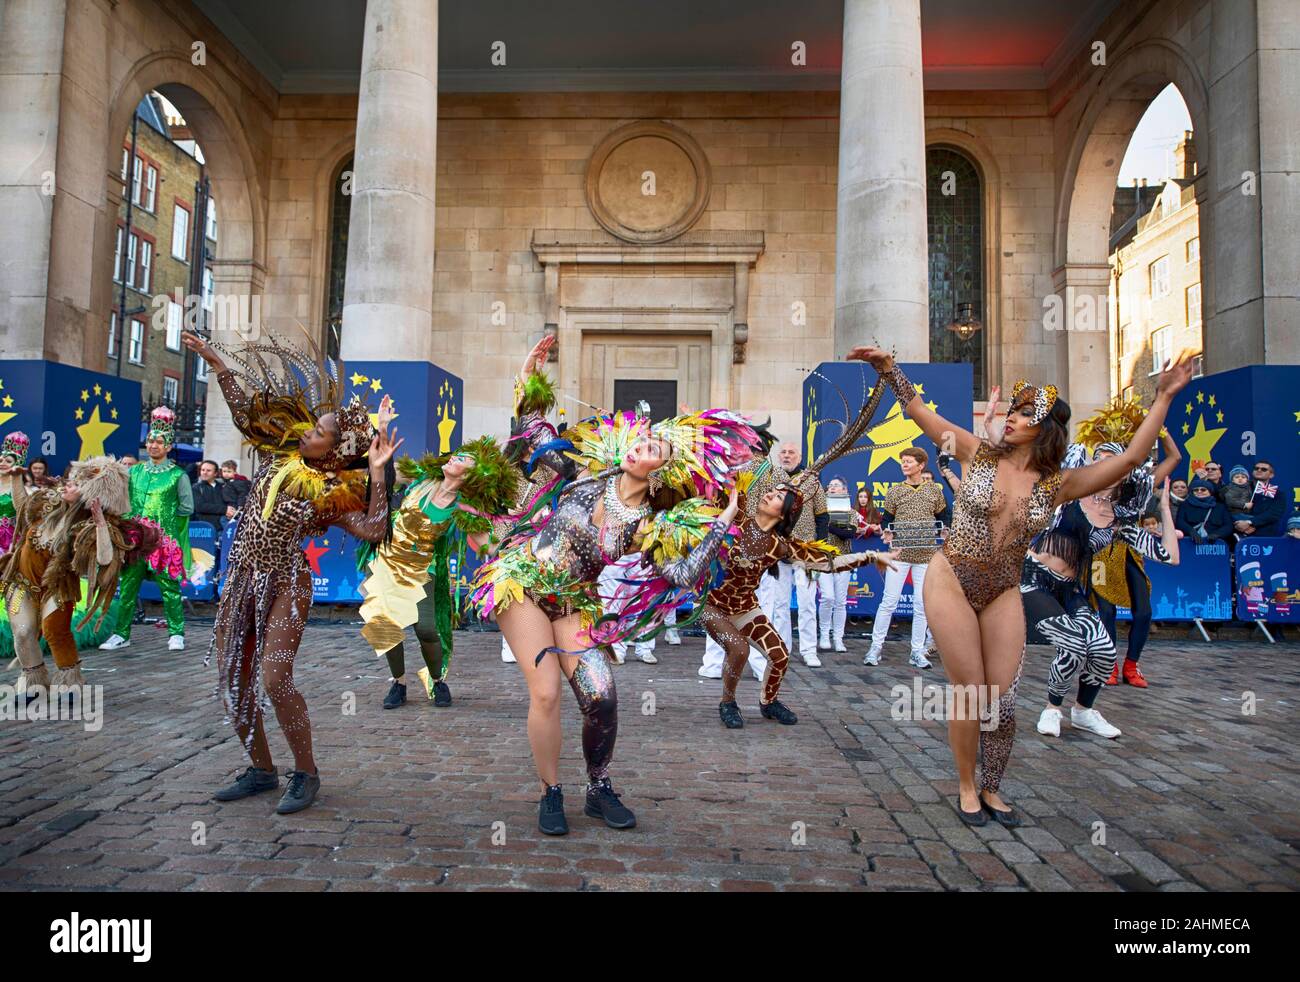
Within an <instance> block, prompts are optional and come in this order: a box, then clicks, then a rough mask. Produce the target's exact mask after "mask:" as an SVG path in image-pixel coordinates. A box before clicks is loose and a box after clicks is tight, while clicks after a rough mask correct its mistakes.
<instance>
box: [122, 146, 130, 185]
mask: <svg viewBox="0 0 1300 982" xmlns="http://www.w3.org/2000/svg"><path fill="white" fill-rule="evenodd" d="M130 166H131V148H130V147H123V148H122V184H123V185H125V184H126V171H127V168H128V167H130Z"/></svg>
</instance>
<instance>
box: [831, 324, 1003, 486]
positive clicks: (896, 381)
mask: <svg viewBox="0 0 1300 982" xmlns="http://www.w3.org/2000/svg"><path fill="white" fill-rule="evenodd" d="M845 357H846V358H847V359H848V360H849V361H865V362H869V363H870V364H871V367H872V368H874V369H875V370H876V371H877V372H879V373H880V379H881V381H882V382H885V383H886V384H888V385H889V387H890V388H891V389H893V390H894V395H895V396H896V397H897V398H898V402H899V405H901V406H902V407H903V412H905V413H907V415H908V418H910V419H911V420H912V421H913V422H914V423H916V425H917V426H919V427H921V431H922V432H923V433H924V434H925V435H926V436H928V437H929V438H930V439H931V440H932V441H933V442H934V445H935V446H936V447H938V448H939V449H940V450H942V451H943V452H944V453H950V454H952V455H953V456H954V457H956V458H958V459H959V460H962V461H967V460H970V459H971V458H972V457H974V456H975V451H976V450H978V449H979V445H980V440H979V437H977V436H976V435H975V434H974V433H972V432H971V431H970V430H967V429H963V428H962V427H960V426H958V425H957V424H956V423H953V422H951V421H950V420H946V419H944V418H943V417H942V416H940V415H939V414H938V413H936V412H935V411H934V410H933V409H931V408H930V407H929V406H927V405H926V404H925V400H923V399H922V398H921V397H920V396H919V395H917V394H916V390H915V389H913V388H912V387H911V385H910V383H906V382H905V381H904V380H902V379H900V378H899V377H898V376H895V375H894V374H893V373H894V370H895V366H894V357H893V355H891V354H889V352H887V351H882V350H881V349H879V348H874V347H871V346H870V345H865V346H862V347H857V348H854V349H853V350H852V351H850V352H849V353H848V354H847V355H846V356H845Z"/></svg>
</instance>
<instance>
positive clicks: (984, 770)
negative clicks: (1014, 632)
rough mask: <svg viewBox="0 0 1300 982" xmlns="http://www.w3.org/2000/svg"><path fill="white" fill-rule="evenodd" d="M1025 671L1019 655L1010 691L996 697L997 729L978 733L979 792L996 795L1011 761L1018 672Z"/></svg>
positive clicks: (1014, 736) (1014, 733)
mask: <svg viewBox="0 0 1300 982" xmlns="http://www.w3.org/2000/svg"><path fill="white" fill-rule="evenodd" d="M1024 667H1025V653H1024V651H1023V650H1022V651H1021V652H1020V664H1018V665H1017V666H1016V677H1015V678H1014V679H1013V680H1012V682H1011V688H1009V689H1008V690H1007V691H1006V692H1003V693H1001V694H1000V695H999V696H998V705H997V714H998V715H997V723H998V725H997V727H996V728H995V729H993V730H984V729H983V728H981V729H980V790H981V791H990V792H993V793H995V794H996V793H997V790H998V787H999V786H1001V784H1002V775H1003V774H1005V773H1006V772H1007V764H1008V763H1009V762H1010V761H1011V747H1012V744H1014V743H1015V742H1016V689H1017V688H1019V686H1020V672H1021V669H1023V668H1024Z"/></svg>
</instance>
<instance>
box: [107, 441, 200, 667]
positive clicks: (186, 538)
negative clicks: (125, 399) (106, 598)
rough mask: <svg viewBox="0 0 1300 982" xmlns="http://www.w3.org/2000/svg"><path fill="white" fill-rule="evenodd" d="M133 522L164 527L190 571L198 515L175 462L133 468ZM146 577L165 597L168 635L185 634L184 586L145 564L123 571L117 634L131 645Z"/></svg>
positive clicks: (143, 462)
mask: <svg viewBox="0 0 1300 982" xmlns="http://www.w3.org/2000/svg"><path fill="white" fill-rule="evenodd" d="M130 493H131V512H130V515H129V516H128V517H131V518H150V519H153V520H154V521H155V522H157V523H158V524H159V525H160V526H162V530H163V531H164V532H166V533H167V534H168V535H170V536H171V537H172V538H173V539H175V540H176V541H177V543H178V544H179V545H180V547H181V555H182V556H183V557H184V560H185V568H186V569H189V568H190V564H191V557H190V515H192V514H193V513H194V495H193V492H192V491H191V490H190V482H189V479H188V478H187V477H186V476H185V472H184V471H183V470H181V468H180V467H178V466H177V465H176V462H175V461H173V460H164V461H163V462H162V463H161V464H155V463H154V462H153V461H151V460H145V461H141V462H140V463H138V464H136V465H135V466H134V467H132V468H131V485H130ZM146 576H149V577H152V578H153V580H154V582H156V583H157V584H158V590H159V591H160V592H161V593H162V602H163V613H164V615H165V616H166V618H167V633H168V634H170V635H173V636H175V635H182V636H183V635H184V634H185V606H184V603H183V602H182V600H181V586H180V584H179V583H177V582H176V581H175V580H173V579H172V578H171V577H170V576H168V575H167V574H166V573H161V572H157V573H156V572H154V571H152V570H150V569H149V566H148V564H147V563H146V562H145V561H144V560H141V561H139V562H135V563H132V564H131V565H130V566H128V567H127V568H126V569H124V570H123V571H122V578H121V580H120V591H121V592H120V594H119V596H118V610H117V625H116V626H115V627H114V629H113V630H114V632H115V633H116V634H119V635H121V636H122V637H123V638H125V639H127V640H128V641H129V640H130V639H131V620H132V618H134V616H135V600H136V597H137V596H139V593H140V584H141V583H142V582H143V580H144V578H145V577H146Z"/></svg>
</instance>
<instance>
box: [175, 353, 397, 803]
mask: <svg viewBox="0 0 1300 982" xmlns="http://www.w3.org/2000/svg"><path fill="white" fill-rule="evenodd" d="M182 340H183V341H184V343H185V346H186V347H187V348H189V349H190V350H191V351H193V352H194V353H195V354H196V355H198V356H199V357H200V358H202V359H203V360H204V361H205V362H207V363H208V366H209V368H210V369H211V371H212V372H213V373H214V375H215V376H216V379H217V382H218V383H219V384H220V386H221V394H222V395H223V396H224V397H225V400H226V403H227V405H229V407H230V413H231V416H232V418H233V420H234V423H235V426H236V427H238V428H239V430H240V432H242V433H243V434H244V436H245V438H246V439H247V441H248V442H249V444H251V445H252V447H253V448H254V450H256V451H257V453H258V455H259V461H258V464H257V469H256V472H255V474H254V476H253V487H252V489H251V491H250V492H249V496H248V500H247V502H246V503H245V506H244V508H243V509H242V510H241V511H240V514H239V523H238V525H237V526H236V528H235V533H234V539H233V541H232V543H231V548H230V558H229V560H228V561H227V564H226V572H225V582H224V584H223V588H222V591H221V603H220V605H219V606H218V608H217V617H216V624H215V626H214V629H213V638H212V648H215V649H216V653H217V674H218V687H219V689H220V692H221V695H222V698H223V701H224V703H225V708H226V714H227V716H228V718H229V719H231V720H232V721H233V722H234V725H235V729H236V731H237V732H238V733H239V738H240V741H241V742H242V743H243V745H244V749H245V750H246V751H247V752H248V755H249V757H250V758H251V760H252V765H253V766H251V767H249V768H248V769H246V770H245V771H244V773H243V774H242V775H240V777H239V778H238V779H237V780H236V781H235V783H234V784H233V785H231V786H230V787H227V788H223V789H222V790H220V791H218V792H217V793H216V795H214V798H215V800H217V801H234V800H235V799H238V798H245V797H247V796H249V795H252V794H257V793H259V792H262V791H269V790H271V789H273V788H276V787H278V786H279V783H280V781H279V776H278V775H277V773H276V771H275V768H274V765H273V763H272V760H271V747H270V744H269V743H268V742H267V739H266V732H265V729H264V725H263V719H262V716H263V712H262V690H263V687H265V691H266V695H267V696H268V697H269V698H270V702H271V705H272V706H273V707H274V708H275V714H276V718H277V719H278V720H279V722H280V729H281V730H282V731H283V732H284V736H285V739H286V740H287V741H288V743H289V748H290V750H291V751H292V752H293V759H294V770H293V771H292V772H291V774H290V778H289V785H288V788H287V789H286V790H285V792H284V795H283V797H281V799H280V804H279V805H278V806H277V808H276V811H277V812H279V813H280V814H282V815H284V814H289V813H291V812H297V811H301V810H302V809H304V808H306V807H307V806H308V805H310V804H311V803H312V801H314V800H315V798H316V794H317V792H318V791H319V790H320V777H319V775H318V774H317V770H316V759H315V757H314V755H313V753H312V744H311V723H310V720H309V719H308V716H307V703H306V701H305V700H304V699H303V697H302V694H301V693H300V692H299V691H298V689H297V687H296V686H295V685H294V679H293V663H294V659H295V658H296V657H297V654H298V645H299V643H300V642H301V641H302V632H303V628H304V627H305V626H306V623H307V611H308V610H309V609H310V607H311V603H312V584H311V571H310V569H309V568H308V565H307V562H306V555H305V553H304V552H303V551H302V540H303V539H304V538H307V537H309V536H316V535H320V534H322V533H323V532H324V531H325V529H326V528H327V527H329V526H330V525H336V526H338V527H339V528H341V529H343V530H344V531H345V532H348V533H350V534H351V535H353V536H355V537H356V538H358V539H361V540H362V541H365V542H377V541H378V540H379V539H380V538H382V537H383V535H384V532H385V531H386V530H387V528H388V497H387V490H386V487H385V481H384V468H385V466H386V465H387V464H388V462H389V461H390V460H391V459H392V456H393V452H394V451H395V450H396V449H397V448H398V447H399V446H401V444H402V441H401V440H395V439H394V438H395V437H396V435H397V431H396V430H394V431H393V433H392V435H391V436H390V435H389V433H388V432H387V428H385V429H384V430H383V431H380V432H376V430H375V427H374V426H373V425H372V424H371V422H370V413H369V410H368V409H367V407H366V406H365V405H364V404H363V403H361V402H360V401H358V400H356V399H355V398H354V399H353V401H351V402H349V403H347V404H346V405H345V404H344V402H343V380H342V375H343V369H342V366H341V365H338V366H337V367H336V368H335V369H334V370H331V368H330V366H328V365H327V364H326V362H325V359H324V357H323V356H322V355H321V353H320V351H319V349H318V348H317V347H316V346H315V344H314V343H313V342H311V340H310V339H308V341H307V343H308V345H309V346H310V347H311V349H312V350H311V354H310V355H308V354H304V353H303V352H302V351H300V350H298V349H296V348H293V347H290V346H289V345H287V344H285V343H284V342H283V341H281V340H279V339H277V338H275V337H270V338H268V339H267V340H266V341H263V342H259V343H250V344H247V345H245V346H244V347H243V348H241V349H239V350H236V351H231V350H228V349H226V348H224V347H223V348H221V351H222V353H224V354H225V355H226V356H227V357H229V358H230V359H231V360H232V361H233V362H234V363H235V364H236V366H237V368H235V369H231V368H229V367H227V365H226V362H225V360H224V359H223V358H222V356H221V354H218V351H217V348H216V347H214V346H213V345H211V344H209V343H208V342H207V341H205V340H203V339H202V338H200V337H198V336H197V335H195V334H191V333H189V332H188V331H187V332H186V333H185V334H183V335H182ZM241 383H242V385H246V386H249V387H250V388H251V389H252V390H253V392H252V394H251V395H250V394H249V393H248V392H246V391H245V390H244V388H243V387H242V386H241ZM381 411H384V409H383V407H381ZM367 448H369V450H368V452H367ZM367 457H368V459H369V475H368V477H367V472H366V470H365V469H349V465H352V464H354V463H359V462H361V461H364V460H365V459H366V458H367ZM209 650H211V649H209Z"/></svg>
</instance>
